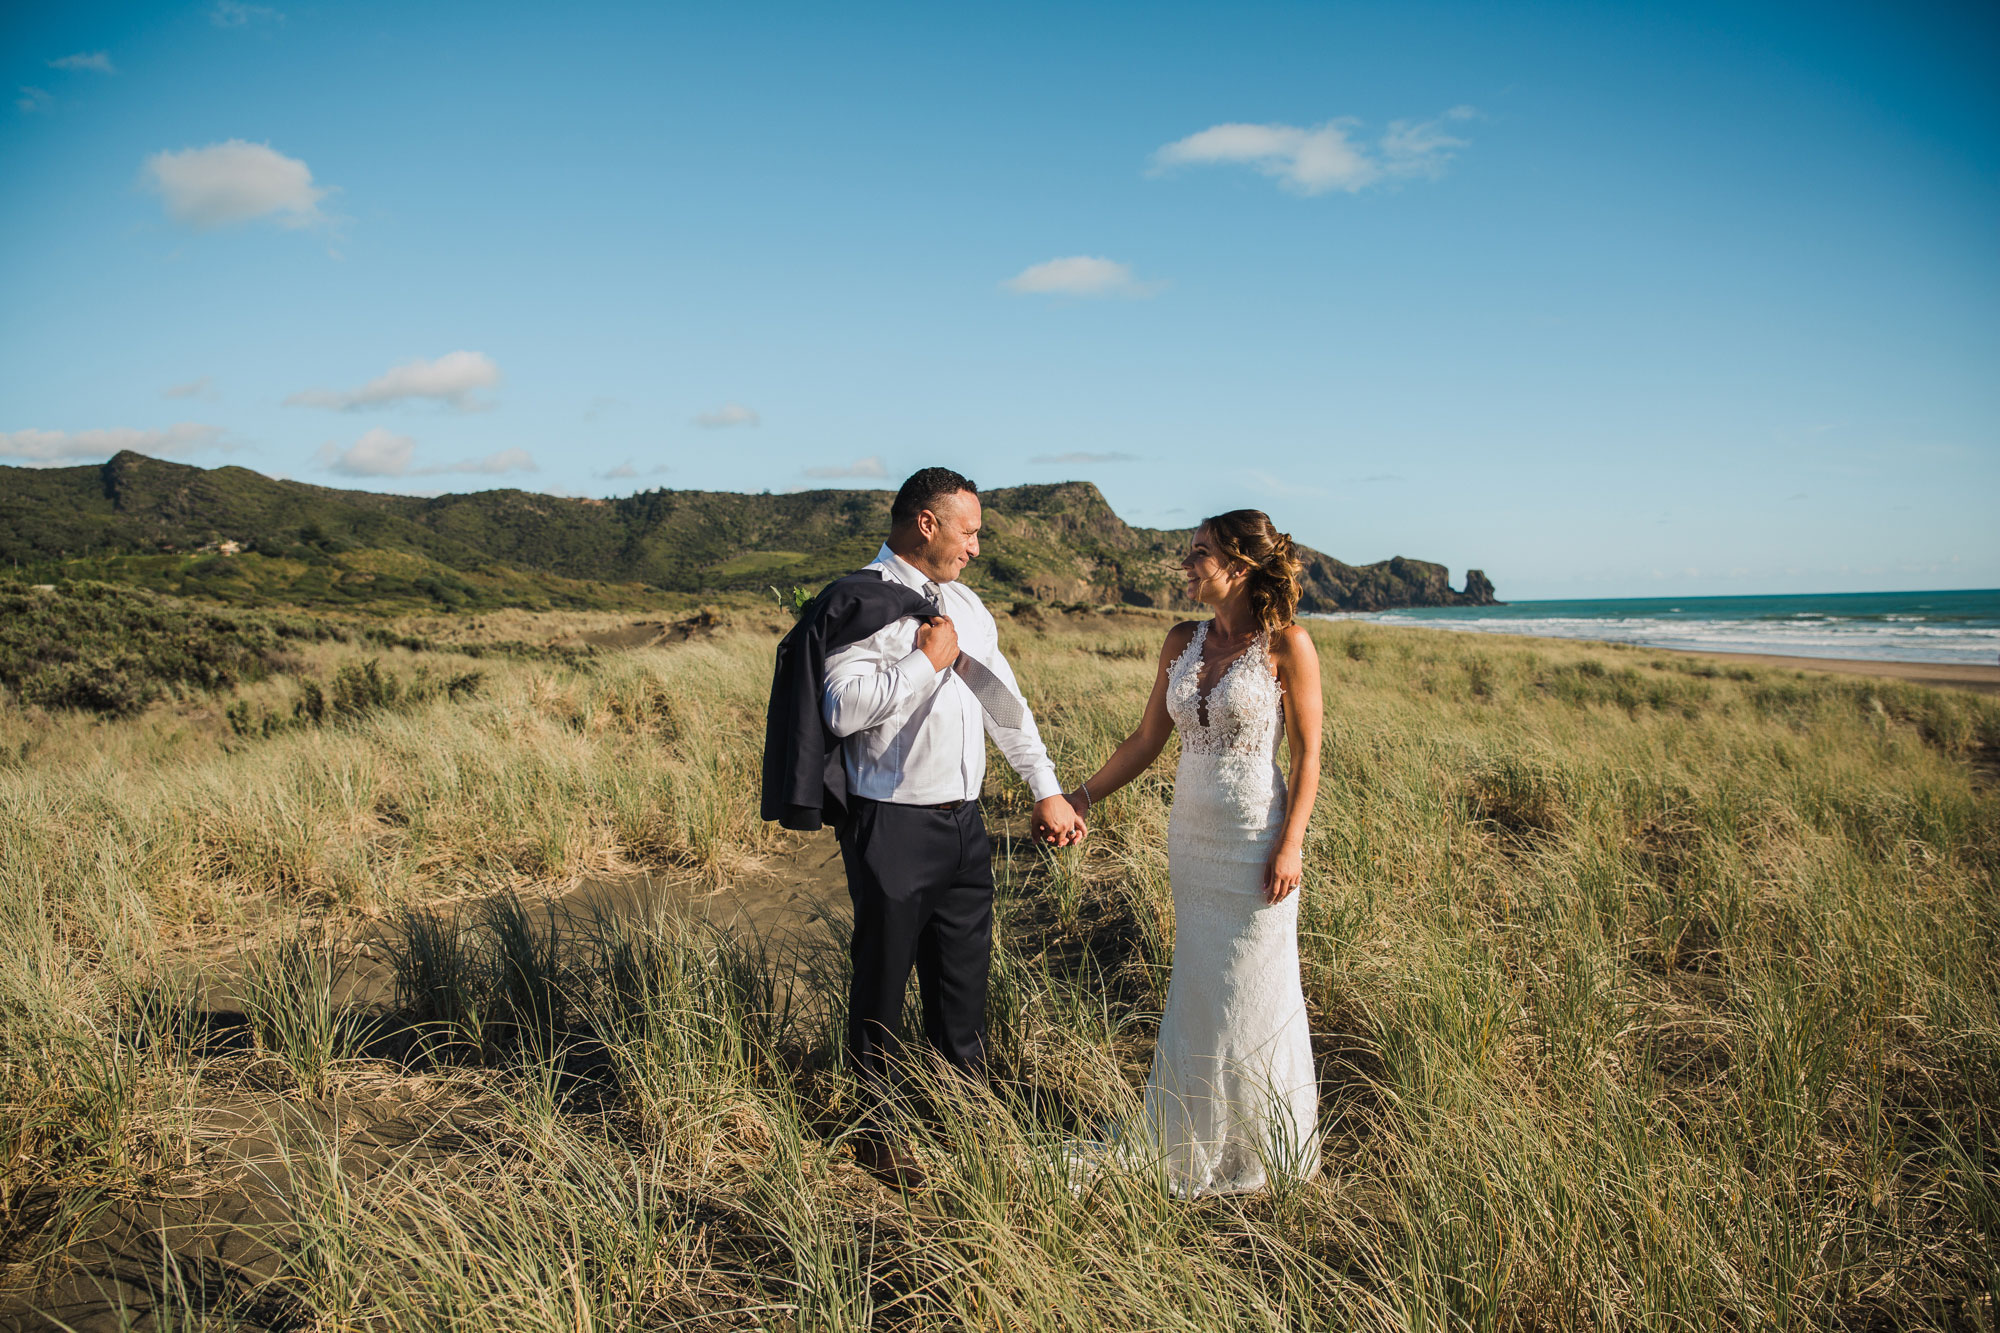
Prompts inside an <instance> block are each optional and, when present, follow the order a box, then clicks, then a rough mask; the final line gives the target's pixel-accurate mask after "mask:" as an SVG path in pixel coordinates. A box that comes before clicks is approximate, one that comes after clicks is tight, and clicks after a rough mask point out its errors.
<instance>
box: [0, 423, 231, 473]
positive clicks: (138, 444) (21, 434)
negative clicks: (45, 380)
mask: <svg viewBox="0 0 2000 1333" xmlns="http://www.w3.org/2000/svg"><path fill="white" fill-rule="evenodd" d="M222 435H223V432H222V427H220V426H205V425H203V424H201V423H200V422H198V421H182V422H179V423H177V424H175V425H172V426H168V427H167V428H166V429H164V430H134V429H132V428H130V427H125V426H119V427H113V428H111V429H109V430H79V431H67V430H16V431H0V458H15V459H19V460H21V461H22V462H23V463H26V464H27V465H28V466H30V467H53V466H59V465H61V464H64V463H70V462H74V461H76V460H77V459H83V458H108V457H110V456H111V455H112V454H115V453H117V452H118V451H119V450H121V449H130V450H132V451H134V452H135V453H142V454H154V455H161V456H164V455H171V454H189V453H194V452H196V451H197V450H201V449H222V448H226V447H228V446H226V445H225V444H224V443H223V438H222Z"/></svg>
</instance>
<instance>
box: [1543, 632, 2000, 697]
mask: <svg viewBox="0 0 2000 1333" xmlns="http://www.w3.org/2000/svg"><path fill="white" fill-rule="evenodd" d="M1522 637H1523V638H1534V637H1540V636H1535V635H1523V636H1522ZM1550 637H1552V636H1550ZM1572 642H1576V643H1602V642H1604V640H1600V639H1577V640H1572ZM1615 646H1617V647H1621V648H1633V649H1640V650H1645V651H1650V652H1656V653H1673V654H1675V655H1676V656H1679V657H1713V658H1718V659H1720V660H1722V661H1725V662H1740V663H1744V664H1747V665H1752V666H1768V667H1779V668H1783V669H1785V670H1799V671H1830V672H1832V673H1834V674H1835V675H1840V676H1873V677H1876V678H1877V679H1889V680H1906V681H1909V682H1910V683H1912V684H1915V685H1932V686H1936V687H1938V688H1940V689H1949V690H1974V691H1977V692H1978V693H1980V694H2000V666H1980V665H1977V664H1974V663H1968V662H1892V661H1885V660H1883V659H1881V658H1875V657H1787V656H1783V655H1781V654H1778V653H1732V652H1727V651H1722V650H1719V649H1706V650H1704V649H1695V648H1650V649H1649V648H1647V646H1646V645H1644V644H1618V645H1615Z"/></svg>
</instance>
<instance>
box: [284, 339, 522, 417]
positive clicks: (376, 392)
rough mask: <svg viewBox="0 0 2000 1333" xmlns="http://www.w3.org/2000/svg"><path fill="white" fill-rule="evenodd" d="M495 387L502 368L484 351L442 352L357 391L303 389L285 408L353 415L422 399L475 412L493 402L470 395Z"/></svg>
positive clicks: (409, 363)
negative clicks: (375, 408)
mask: <svg viewBox="0 0 2000 1333" xmlns="http://www.w3.org/2000/svg"><path fill="white" fill-rule="evenodd" d="M498 383H500V367H498V366H496V365H494V364H493V361H492V359H491V358H490V357H488V356H487V355H486V354H485V353H484V352H466V351H458V352H446V353H445V354H444V355H443V356H441V357H439V358H437V360H435V361H426V360H424V359H423V358H422V357H417V358H416V359H415V360H411V361H405V362H404V363H403V364H401V365H400V366H396V367H394V368H393V369H391V370H389V371H388V372H387V373H386V374H383V375H378V376H377V377H375V378H374V379H372V380H369V381H368V382H367V383H366V384H364V385H362V386H361V387H360V388H358V389H346V390H341V389H301V390H299V391H298V392H297V393H295V394H291V395H288V396H287V397H286V399H285V406H286V407H326V408H332V409H334V410H335V411H341V412H356V411H360V410H362V409H363V408H370V407H388V406H390V405H391V404H394V403H405V402H410V401H412V400H418V399H421V400H428V401H430V402H434V403H443V404H444V405H445V406H447V407H451V408H453V409H455V410H457V411H460V412H478V411H483V410H484V409H485V408H487V407H489V406H491V404H489V403H487V402H485V401H484V400H481V399H478V398H475V397H474V396H473V394H474V392H475V391H476V390H479V389H490V388H492V387H493V386H494V385H496V384H498Z"/></svg>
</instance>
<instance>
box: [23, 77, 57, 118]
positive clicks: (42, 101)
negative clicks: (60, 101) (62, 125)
mask: <svg viewBox="0 0 2000 1333" xmlns="http://www.w3.org/2000/svg"><path fill="white" fill-rule="evenodd" d="M14 105H15V106H17V107H19V108H20V109H21V110H23V111H25V112H27V113H28V114H29V115H31V116H32V115H45V114H47V113H48V112H51V111H53V110H55V109H56V99H55V98H53V97H51V96H49V90H48V89H46V88H33V87H30V86H29V85H27V84H25V83H24V84H22V85H21V91H20V94H19V96H17V97H15V99H14Z"/></svg>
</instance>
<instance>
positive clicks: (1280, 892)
mask: <svg viewBox="0 0 2000 1333" xmlns="http://www.w3.org/2000/svg"><path fill="white" fill-rule="evenodd" d="M1305 874H1306V863H1305V857H1304V856H1303V855H1301V854H1300V853H1299V852H1298V851H1297V850H1296V849H1295V848H1291V847H1284V846H1280V847H1279V848H1278V850H1277V851H1275V852H1273V853H1272V854H1271V860H1270V863H1269V864H1268V865H1266V866H1265V867H1264V901H1265V902H1267V903H1281V902H1283V901H1285V899H1287V898H1289V897H1291V896H1292V894H1294V893H1296V892H1297V891H1298V887H1299V881H1301V880H1303V879H1304V878H1305Z"/></svg>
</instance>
